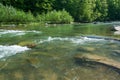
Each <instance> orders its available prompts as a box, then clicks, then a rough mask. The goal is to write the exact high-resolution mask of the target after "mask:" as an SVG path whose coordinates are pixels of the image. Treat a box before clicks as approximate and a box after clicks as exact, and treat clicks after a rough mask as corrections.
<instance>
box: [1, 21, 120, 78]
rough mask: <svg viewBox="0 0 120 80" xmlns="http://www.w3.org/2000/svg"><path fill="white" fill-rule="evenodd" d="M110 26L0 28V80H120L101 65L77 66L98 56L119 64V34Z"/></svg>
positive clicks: (79, 25) (102, 24)
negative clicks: (86, 58)
mask: <svg viewBox="0 0 120 80" xmlns="http://www.w3.org/2000/svg"><path fill="white" fill-rule="evenodd" d="M113 25H120V23H119V22H113V23H98V24H93V23H85V24H83V23H82V24H57V25H56V24H51V25H46V26H40V25H34V26H33V25H32V26H31V25H19V26H7V27H5V26H1V27H0V80H120V72H119V71H117V70H115V69H113V68H111V67H109V66H105V65H102V64H95V63H94V64H93V63H84V62H83V64H81V62H77V61H76V59H75V56H77V55H84V54H89V55H99V56H103V57H106V58H107V59H112V60H114V61H117V62H120V32H119V31H111V27H112V26H113Z"/></svg>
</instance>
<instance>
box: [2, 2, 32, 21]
mask: <svg viewBox="0 0 120 80" xmlns="http://www.w3.org/2000/svg"><path fill="white" fill-rule="evenodd" d="M33 21H34V16H33V15H32V14H31V13H30V12H29V13H25V12H23V11H20V10H16V9H15V8H13V7H12V6H3V5H2V4H0V22H33Z"/></svg>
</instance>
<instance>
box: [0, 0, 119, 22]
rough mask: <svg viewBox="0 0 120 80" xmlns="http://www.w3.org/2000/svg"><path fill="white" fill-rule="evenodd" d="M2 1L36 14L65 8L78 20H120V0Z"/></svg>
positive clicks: (1, 0) (0, 0)
mask: <svg viewBox="0 0 120 80" xmlns="http://www.w3.org/2000/svg"><path fill="white" fill-rule="evenodd" d="M0 3H2V4H3V5H11V6H13V7H15V8H17V9H20V10H23V11H25V12H31V13H32V14H33V15H34V16H36V15H37V14H43V13H44V14H45V13H48V12H50V11H53V10H57V11H58V10H63V9H64V10H66V11H67V12H69V13H70V15H72V17H73V18H74V20H75V21H78V22H92V21H115V20H116V21H117V20H120V0H0Z"/></svg>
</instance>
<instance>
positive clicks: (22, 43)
mask: <svg viewBox="0 0 120 80" xmlns="http://www.w3.org/2000/svg"><path fill="white" fill-rule="evenodd" d="M18 45H20V46H27V47H28V48H34V47H36V46H37V45H36V44H35V43H33V42H30V41H23V42H20V43H18Z"/></svg>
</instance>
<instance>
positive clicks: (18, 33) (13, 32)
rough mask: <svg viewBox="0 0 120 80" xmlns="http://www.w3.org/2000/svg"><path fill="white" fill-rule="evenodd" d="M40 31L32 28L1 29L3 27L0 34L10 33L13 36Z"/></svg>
mask: <svg viewBox="0 0 120 80" xmlns="http://www.w3.org/2000/svg"><path fill="white" fill-rule="evenodd" d="M31 32H33V33H41V32H40V31H35V30H32V31H20V30H3V29H0V36H1V35H5V34H11V35H14V36H18V35H25V34H26V33H31Z"/></svg>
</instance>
